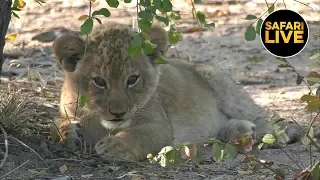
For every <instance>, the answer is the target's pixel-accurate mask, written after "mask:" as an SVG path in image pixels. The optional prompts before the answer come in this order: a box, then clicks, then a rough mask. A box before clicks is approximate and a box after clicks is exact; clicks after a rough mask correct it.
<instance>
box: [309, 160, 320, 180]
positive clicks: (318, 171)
mask: <svg viewBox="0 0 320 180" xmlns="http://www.w3.org/2000/svg"><path fill="white" fill-rule="evenodd" d="M311 174H312V179H320V162H318V163H316V164H315V165H313V167H312V169H311Z"/></svg>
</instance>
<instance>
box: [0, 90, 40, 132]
mask: <svg viewBox="0 0 320 180" xmlns="http://www.w3.org/2000/svg"><path fill="white" fill-rule="evenodd" d="M36 107H37V105H36V104H35V102H34V101H32V98H30V97H26V96H25V95H23V96H22V95H19V94H18V93H17V92H10V91H8V90H3V91H1V90H0V123H1V124H2V126H3V127H4V129H5V130H6V131H7V132H8V133H12V132H17V131H19V130H20V129H21V128H23V125H24V124H26V123H27V122H28V121H30V120H32V119H33V117H34V115H35V114H36Z"/></svg>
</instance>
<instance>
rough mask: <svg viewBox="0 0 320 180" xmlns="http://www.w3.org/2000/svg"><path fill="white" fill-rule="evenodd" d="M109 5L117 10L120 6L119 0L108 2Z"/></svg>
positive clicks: (108, 0)
mask: <svg viewBox="0 0 320 180" xmlns="http://www.w3.org/2000/svg"><path fill="white" fill-rule="evenodd" d="M106 1H107V3H108V5H109V6H110V7H113V8H117V7H118V6H119V1H118V0H106Z"/></svg>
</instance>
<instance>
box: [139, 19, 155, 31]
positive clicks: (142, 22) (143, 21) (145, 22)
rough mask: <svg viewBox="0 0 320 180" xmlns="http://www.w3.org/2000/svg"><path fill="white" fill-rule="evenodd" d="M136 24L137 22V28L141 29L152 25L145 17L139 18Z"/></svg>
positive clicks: (146, 28)
mask: <svg viewBox="0 0 320 180" xmlns="http://www.w3.org/2000/svg"><path fill="white" fill-rule="evenodd" d="M138 24H139V28H140V29H141V30H142V31H145V30H148V29H151V25H152V24H151V22H150V21H148V20H146V19H139V21H138Z"/></svg>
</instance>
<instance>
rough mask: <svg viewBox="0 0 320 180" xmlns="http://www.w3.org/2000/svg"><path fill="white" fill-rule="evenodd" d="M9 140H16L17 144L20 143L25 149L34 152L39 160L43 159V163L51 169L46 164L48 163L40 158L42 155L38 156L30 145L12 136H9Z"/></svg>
mask: <svg viewBox="0 0 320 180" xmlns="http://www.w3.org/2000/svg"><path fill="white" fill-rule="evenodd" d="M8 137H9V138H11V139H13V140H16V141H17V142H19V143H20V144H21V145H23V146H24V147H26V148H28V149H29V150H30V151H32V152H33V153H34V154H35V155H37V156H38V158H39V159H41V160H42V161H43V163H44V164H45V165H46V166H47V167H49V165H48V164H47V163H46V161H45V160H44V159H43V158H42V157H41V156H40V154H38V153H37V152H36V151H35V150H33V149H32V148H31V147H29V146H28V145H26V144H25V143H23V142H22V141H20V140H19V139H17V138H15V137H12V136H8Z"/></svg>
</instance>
